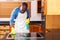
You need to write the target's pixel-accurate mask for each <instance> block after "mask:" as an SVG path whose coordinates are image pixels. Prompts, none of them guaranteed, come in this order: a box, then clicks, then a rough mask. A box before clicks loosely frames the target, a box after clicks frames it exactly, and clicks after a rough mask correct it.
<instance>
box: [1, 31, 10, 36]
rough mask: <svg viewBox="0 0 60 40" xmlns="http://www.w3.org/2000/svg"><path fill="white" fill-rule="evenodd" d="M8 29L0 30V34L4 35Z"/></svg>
mask: <svg viewBox="0 0 60 40" xmlns="http://www.w3.org/2000/svg"><path fill="white" fill-rule="evenodd" d="M8 32H9V31H0V35H4V34H6V33H8Z"/></svg>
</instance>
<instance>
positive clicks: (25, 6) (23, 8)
mask: <svg viewBox="0 0 60 40" xmlns="http://www.w3.org/2000/svg"><path fill="white" fill-rule="evenodd" d="M27 7H28V5H27V3H25V2H24V3H22V5H21V11H22V12H23V13H24V12H25V11H26V9H27Z"/></svg>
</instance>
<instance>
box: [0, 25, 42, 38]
mask: <svg viewBox="0 0 60 40" xmlns="http://www.w3.org/2000/svg"><path fill="white" fill-rule="evenodd" d="M9 28H10V27H9V25H7V24H5V25H0V39H1V38H3V36H4V35H5V34H6V33H8V32H9ZM31 32H40V33H42V32H43V31H42V25H40V24H30V33H31Z"/></svg>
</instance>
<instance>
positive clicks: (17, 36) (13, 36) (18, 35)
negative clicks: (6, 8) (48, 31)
mask: <svg viewBox="0 0 60 40" xmlns="http://www.w3.org/2000/svg"><path fill="white" fill-rule="evenodd" d="M21 34H22V35H23V36H22V35H21ZM25 34H28V35H27V36H26V35H25ZM6 39H10V40H14V39H15V40H17V39H21V40H23V39H30V40H37V39H39V40H40V39H44V36H43V35H41V34H39V36H37V33H16V34H11V33H9V34H8V35H7V37H6Z"/></svg>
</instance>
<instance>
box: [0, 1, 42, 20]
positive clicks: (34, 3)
mask: <svg viewBox="0 0 60 40" xmlns="http://www.w3.org/2000/svg"><path fill="white" fill-rule="evenodd" d="M6 1H7V0H4V2H6ZM0 2H1V1H0ZM2 2H3V1H2ZM2 2H1V3H2ZM18 2H19V1H18ZM17 4H18V5H19V3H17ZM3 5H4V4H3ZM15 6H16V5H15ZM1 7H2V6H0V8H1ZM3 7H4V6H3ZM12 8H13V7H12ZM0 10H2V9H0ZM4 10H6V9H4ZM10 10H12V9H10ZM3 12H6V11H1V12H0V16H2V15H3V16H4V15H5V16H6V17H3V18H9V16H10V14H9V13H11V12H10V11H8V13H7V15H8V16H7V15H6V14H4V13H3ZM2 13H3V14H2ZM0 18H2V17H0ZM31 21H41V14H38V13H37V0H33V1H31Z"/></svg>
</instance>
